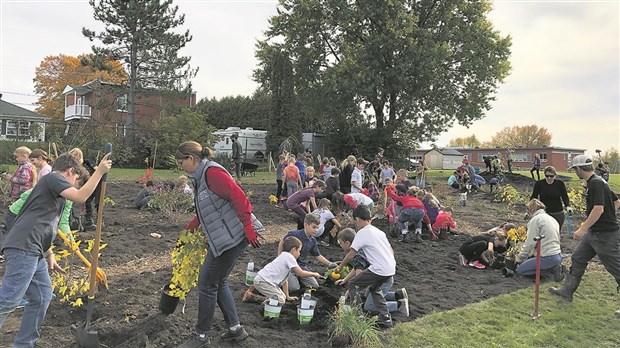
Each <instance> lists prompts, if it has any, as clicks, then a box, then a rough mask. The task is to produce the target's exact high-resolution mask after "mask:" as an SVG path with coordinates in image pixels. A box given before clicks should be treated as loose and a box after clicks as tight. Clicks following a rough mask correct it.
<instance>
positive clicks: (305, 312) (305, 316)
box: [297, 306, 314, 325]
mask: <svg viewBox="0 0 620 348" xmlns="http://www.w3.org/2000/svg"><path fill="white" fill-rule="evenodd" d="M313 317H314V307H310V308H301V307H300V306H297V320H299V324H300V325H308V324H310V321H312V318H313Z"/></svg>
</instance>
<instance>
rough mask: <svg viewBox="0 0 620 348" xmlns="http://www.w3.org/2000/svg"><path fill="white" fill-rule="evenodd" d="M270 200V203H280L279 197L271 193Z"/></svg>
mask: <svg viewBox="0 0 620 348" xmlns="http://www.w3.org/2000/svg"><path fill="white" fill-rule="evenodd" d="M269 202H270V203H274V204H275V203H278V197H276V196H274V195H269Z"/></svg>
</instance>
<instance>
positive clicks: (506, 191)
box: [494, 184, 528, 217]
mask: <svg viewBox="0 0 620 348" xmlns="http://www.w3.org/2000/svg"><path fill="white" fill-rule="evenodd" d="M494 195H495V200H496V201H498V202H505V203H506V204H507V205H508V209H509V213H508V217H511V216H512V214H513V213H512V210H513V209H512V208H514V206H515V205H517V204H518V203H526V202H527V201H528V196H527V195H525V194H521V193H519V191H517V189H516V188H514V186H512V185H510V184H507V185H503V186H501V187H500V188H498V190H497V191H495V193H494Z"/></svg>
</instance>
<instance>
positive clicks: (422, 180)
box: [415, 161, 428, 189]
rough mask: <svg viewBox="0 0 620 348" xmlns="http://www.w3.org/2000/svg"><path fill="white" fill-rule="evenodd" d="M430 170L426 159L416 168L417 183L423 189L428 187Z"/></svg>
mask: <svg viewBox="0 0 620 348" xmlns="http://www.w3.org/2000/svg"><path fill="white" fill-rule="evenodd" d="M427 170H428V166H427V165H426V163H424V161H420V164H418V167H417V168H416V169H415V173H416V183H417V186H418V187H419V188H421V189H424V188H426V171H427Z"/></svg>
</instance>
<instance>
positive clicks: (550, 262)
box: [517, 253, 562, 276]
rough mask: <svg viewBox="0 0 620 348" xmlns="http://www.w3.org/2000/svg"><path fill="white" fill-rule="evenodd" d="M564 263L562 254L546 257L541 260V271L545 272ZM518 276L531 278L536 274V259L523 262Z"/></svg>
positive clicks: (518, 269)
mask: <svg viewBox="0 0 620 348" xmlns="http://www.w3.org/2000/svg"><path fill="white" fill-rule="evenodd" d="M561 263H562V254H561V253H559V254H555V255H550V256H544V257H541V258H540V270H541V271H544V270H547V269H551V268H553V267H555V266H557V265H559V264H561ZM517 274H520V275H525V276H531V275H534V274H536V258H535V257H532V258H530V259H527V260H525V261H523V263H522V264H520V265H519V267H517Z"/></svg>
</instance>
